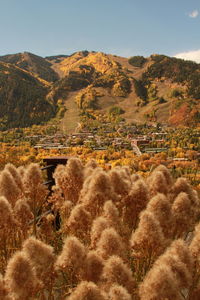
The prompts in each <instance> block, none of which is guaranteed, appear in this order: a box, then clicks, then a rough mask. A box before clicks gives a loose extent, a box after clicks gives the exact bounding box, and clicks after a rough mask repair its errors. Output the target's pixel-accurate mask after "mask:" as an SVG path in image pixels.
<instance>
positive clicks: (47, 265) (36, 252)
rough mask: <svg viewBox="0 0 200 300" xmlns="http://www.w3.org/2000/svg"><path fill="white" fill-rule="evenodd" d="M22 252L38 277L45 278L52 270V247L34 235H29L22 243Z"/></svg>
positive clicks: (53, 256) (53, 259)
mask: <svg viewBox="0 0 200 300" xmlns="http://www.w3.org/2000/svg"><path fill="white" fill-rule="evenodd" d="M22 249H23V250H24V253H25V254H26V255H27V257H28V258H29V260H30V262H31V263H32V265H33V266H34V268H35V270H36V274H37V277H38V278H39V279H43V280H44V279H45V276H47V274H48V275H49V273H51V272H52V271H53V265H54V262H55V254H54V249H53V247H51V246H49V245H47V244H45V243H43V242H42V241H40V240H37V239H36V238H35V237H29V238H28V239H27V240H26V241H25V242H24V243H23V248H22Z"/></svg>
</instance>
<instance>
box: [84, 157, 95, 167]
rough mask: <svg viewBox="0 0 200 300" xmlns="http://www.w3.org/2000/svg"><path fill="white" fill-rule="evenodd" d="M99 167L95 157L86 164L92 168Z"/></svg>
mask: <svg viewBox="0 0 200 300" xmlns="http://www.w3.org/2000/svg"><path fill="white" fill-rule="evenodd" d="M97 167H98V164H97V162H96V160H95V159H90V160H89V161H88V162H87V163H86V164H85V168H92V169H96V168H97Z"/></svg>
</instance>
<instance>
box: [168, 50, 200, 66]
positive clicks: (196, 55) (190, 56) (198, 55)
mask: <svg viewBox="0 0 200 300" xmlns="http://www.w3.org/2000/svg"><path fill="white" fill-rule="evenodd" d="M174 57H176V58H182V59H185V60H192V61H195V62H197V63H200V50H194V51H187V52H182V53H178V54H176V55H174Z"/></svg>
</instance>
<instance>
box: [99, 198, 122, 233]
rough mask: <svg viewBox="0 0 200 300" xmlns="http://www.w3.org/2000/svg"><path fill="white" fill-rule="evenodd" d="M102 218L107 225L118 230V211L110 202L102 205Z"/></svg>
mask: <svg viewBox="0 0 200 300" xmlns="http://www.w3.org/2000/svg"><path fill="white" fill-rule="evenodd" d="M102 216H103V217H104V218H106V219H107V220H108V222H109V224H110V225H112V226H113V227H114V228H115V229H116V230H117V229H118V227H119V224H120V218H119V211H118V209H117V207H116V206H115V204H114V203H113V202H112V201H111V200H109V201H106V202H105V203H104V206H103V213H102Z"/></svg>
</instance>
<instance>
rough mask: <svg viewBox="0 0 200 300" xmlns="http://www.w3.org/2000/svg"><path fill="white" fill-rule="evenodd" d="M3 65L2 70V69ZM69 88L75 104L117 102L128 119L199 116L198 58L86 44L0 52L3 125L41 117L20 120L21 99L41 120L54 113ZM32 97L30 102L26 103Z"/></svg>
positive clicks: (175, 121) (178, 120)
mask: <svg viewBox="0 0 200 300" xmlns="http://www.w3.org/2000/svg"><path fill="white" fill-rule="evenodd" d="M3 66H4V67H3ZM5 66H7V70H4V68H5ZM17 68H18V69H17ZM16 70H18V72H17V71H16ZM20 72H21V73H20ZM6 73H7V74H6ZM15 76H16V78H15ZM27 76H28V78H29V81H27V78H26V77H27ZM10 78H11V79H12V80H11V79H10ZM14 78H15V79H14ZM16 80H18V83H16V82H15V81H16ZM7 81H8V83H9V84H8V85H7V86H6V82H7ZM10 82H14V83H15V85H16V84H17V86H18V88H17V90H13V88H12V86H11V84H10ZM30 82H31V84H30ZM25 86H26V87H25ZM28 87H29V89H28ZM24 89H26V90H27V94H26V95H25V94H24V91H23V90H24ZM6 90H7V93H6V92H5V91H6ZM30 91H31V92H30ZM36 91H37V92H36ZM71 92H73V93H75V96H74V99H75V101H76V104H77V109H81V110H89V109H93V110H98V111H100V112H102V113H107V112H108V111H109V109H110V108H111V107H113V106H116V105H117V106H119V107H120V108H121V109H122V110H123V111H124V114H123V118H124V119H125V120H126V121H127V122H131V121H133V120H138V121H140V122H161V123H167V124H169V125H174V126H177V125H186V126H189V124H190V125H191V124H193V125H194V126H197V125H198V124H199V119H200V116H199V111H200V106H199V99H200V64H197V63H193V62H190V61H183V60H182V59H177V58H171V57H168V56H165V55H151V56H150V57H148V58H144V57H142V56H134V57H131V58H129V59H128V58H123V57H120V56H116V55H112V54H105V53H102V52H94V51H93V52H88V51H86V50H85V51H79V52H75V53H73V54H72V55H55V56H48V57H45V58H43V57H40V56H37V55H35V54H32V53H29V52H24V53H17V54H10V55H4V56H0V110H2V107H4V110H3V111H4V115H2V114H0V121H1V122H2V118H4V126H3V128H7V127H13V126H22V127H24V126H30V125H31V124H34V123H40V120H41V117H39V118H38V117H36V113H35V114H33V115H34V117H30V116H31V115H30V113H28V114H27V117H25V119H26V121H24V122H22V124H20V115H21V114H20V113H19V111H20V107H21V105H22V104H21V103H24V105H25V107H26V106H27V107H29V108H30V107H34V111H35V112H37V114H39V115H41V116H43V121H46V120H48V119H49V118H51V117H52V116H54V115H55V114H56V111H57V109H58V105H57V103H58V101H60V102H63V103H65V102H66V101H67V99H68V97H69V95H70V93H71ZM22 98H23V99H25V100H24V101H22ZM13 99H14V100H13ZM13 101H14V102H13ZM31 102H33V103H34V104H35V106H34V105H33V104H32V106H31V105H30V103H31ZM6 103H7V110H6V109H5V107H6ZM16 108H17V109H16ZM25 111H27V112H28V111H29V109H28V110H27V109H25ZM66 114H67V112H66ZM13 115H15V118H17V119H18V121H17V122H15V121H14V116H13ZM45 115H46V117H45V118H44V116H45ZM65 117H66V116H65ZM69 117H70V116H69ZM5 118H7V123H6V121H5ZM41 122H42V121H41ZM191 122H192V123H191ZM0 128H1V127H0Z"/></svg>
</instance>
